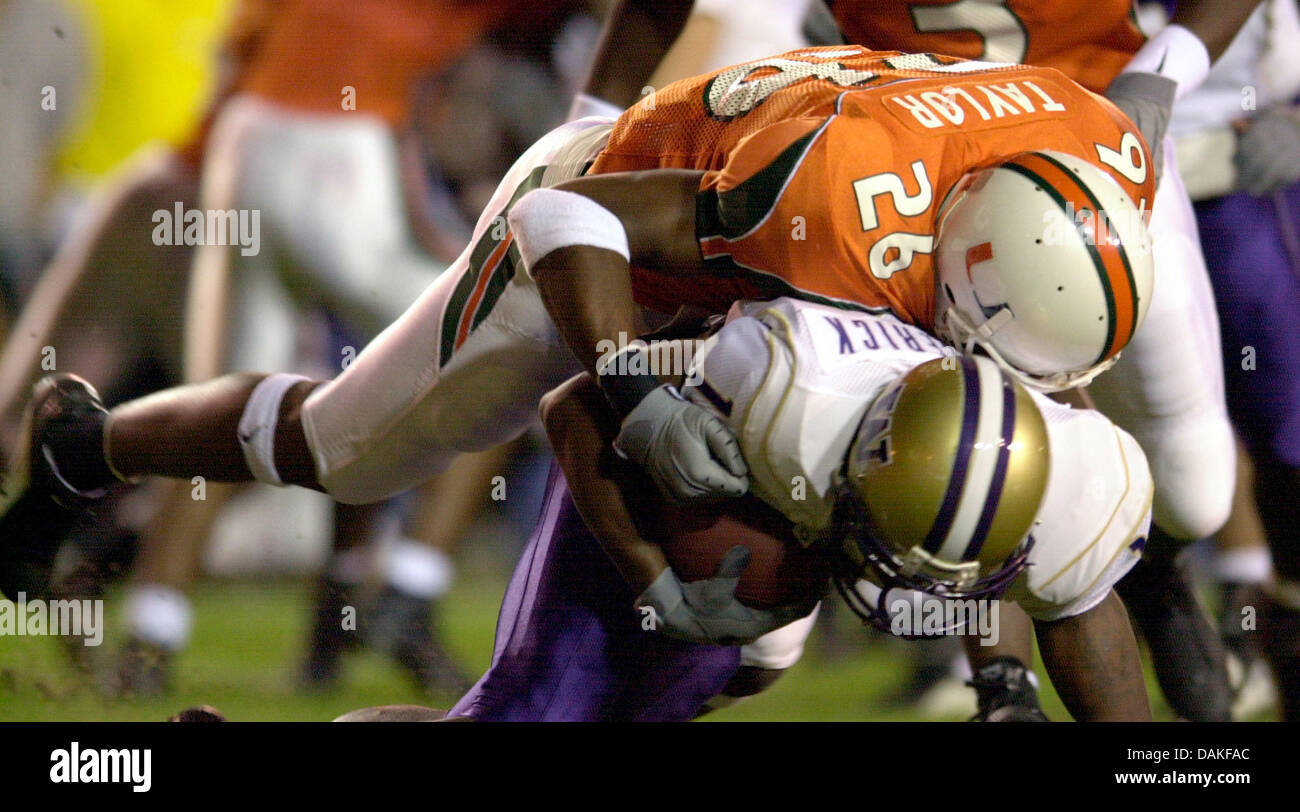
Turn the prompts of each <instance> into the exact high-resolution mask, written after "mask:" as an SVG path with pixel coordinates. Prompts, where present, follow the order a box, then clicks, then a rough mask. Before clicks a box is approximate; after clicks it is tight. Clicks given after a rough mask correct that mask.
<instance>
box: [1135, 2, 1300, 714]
mask: <svg viewBox="0 0 1300 812" xmlns="http://www.w3.org/2000/svg"><path fill="white" fill-rule="evenodd" d="M1172 5H1173V4H1172V3H1164V4H1147V5H1146V6H1144V8H1143V12H1144V14H1143V18H1144V19H1143V22H1144V25H1145V26H1148V27H1149V28H1151V29H1158V28H1159V26H1161V25H1162V24H1164V22H1165V20H1167V19H1168V13H1169V12H1170V11H1171V10H1172V9H1171V6H1172ZM1298 93H1300V13H1298V12H1297V4H1296V3H1295V0H1267V2H1264V3H1263V4H1262V5H1261V6H1260V8H1258V9H1257V10H1256V11H1255V13H1254V14H1253V15H1252V16H1251V17H1250V19H1249V20H1248V21H1247V23H1246V25H1245V26H1243V28H1242V30H1241V32H1240V33H1239V34H1238V35H1237V37H1236V39H1235V40H1233V42H1232V45H1231V47H1229V48H1228V50H1227V51H1226V52H1225V53H1224V55H1223V57H1222V59H1220V60H1219V61H1218V62H1217V63H1216V64H1215V66H1214V68H1213V69H1212V70H1211V71H1210V75H1209V77H1208V78H1207V79H1206V81H1205V83H1204V84H1203V85H1202V86H1201V87H1199V88H1197V89H1196V90H1195V91H1193V92H1192V93H1190V94H1189V95H1188V96H1187V97H1186V98H1184V99H1182V101H1180V102H1179V104H1178V107H1177V108H1175V110H1174V116H1173V120H1172V121H1171V123H1170V132H1171V134H1172V135H1173V136H1174V137H1175V139H1176V140H1177V143H1178V150H1179V153H1180V155H1185V156H1186V158H1187V160H1185V161H1182V162H1180V169H1181V173H1182V176H1183V179H1184V181H1185V183H1186V186H1187V189H1188V193H1189V194H1190V196H1191V198H1192V200H1193V201H1195V210H1196V219H1197V225H1198V226H1199V229H1200V234H1201V242H1202V246H1203V248H1204V251H1205V259H1206V265H1207V267H1208V268H1209V273H1210V281H1211V282H1212V283H1213V285H1214V292H1215V298H1216V302H1217V304H1218V307H1219V314H1220V323H1221V325H1222V328H1223V367H1224V371H1225V374H1226V376H1227V393H1228V408H1229V412H1230V414H1231V416H1232V419H1233V424H1234V426H1235V428H1236V430H1237V433H1238V436H1239V437H1240V438H1241V441H1242V448H1241V449H1240V451H1239V454H1240V457H1241V465H1240V467H1241V475H1240V476H1239V479H1238V483H1237V490H1236V495H1235V497H1234V505H1233V514H1232V518H1231V520H1230V521H1229V523H1228V524H1227V525H1226V526H1225V527H1224V529H1223V531H1221V532H1220V533H1219V535H1218V537H1217V541H1218V549H1217V551H1216V554H1215V560H1214V562H1213V565H1212V573H1213V575H1214V577H1215V579H1216V580H1217V581H1218V583H1219V585H1220V589H1221V594H1220V597H1221V612H1220V628H1221V629H1222V631H1223V634H1224V639H1225V640H1226V641H1227V642H1228V645H1229V648H1230V650H1231V651H1232V653H1233V654H1234V656H1235V657H1236V658H1237V659H1238V660H1239V661H1240V664H1241V673H1240V674H1239V675H1238V678H1237V680H1236V681H1235V682H1236V683H1237V685H1238V687H1239V690H1243V691H1245V692H1246V695H1243V696H1241V697H1240V701H1239V703H1238V707H1237V711H1238V713H1239V714H1243V715H1250V714H1251V713H1252V712H1257V711H1259V710H1261V709H1262V707H1261V706H1262V705H1264V704H1266V703H1267V700H1268V698H1269V691H1268V690H1267V685H1266V684H1265V685H1261V684H1260V683H1261V680H1260V677H1262V676H1263V675H1262V674H1261V673H1260V670H1259V668H1258V667H1257V666H1258V665H1260V664H1261V663H1262V661H1261V659H1260V658H1261V656H1262V657H1263V658H1264V659H1266V660H1267V661H1270V662H1271V663H1272V665H1273V670H1274V674H1275V675H1276V677H1277V679H1278V681H1279V685H1280V687H1281V688H1282V700H1283V706H1284V715H1285V717H1286V718H1288V719H1296V718H1300V715H1298V714H1300V682H1297V679H1296V674H1297V670H1298V669H1300V622H1298V621H1297V618H1300V613H1298V610H1300V603H1297V601H1296V596H1295V594H1294V593H1295V592H1296V587H1295V584H1296V582H1297V580H1298V579H1300V564H1297V561H1300V553H1298V552H1297V550H1300V544H1298V543H1297V535H1296V533H1297V531H1296V528H1297V527H1298V526H1300V515H1298V514H1297V513H1296V510H1297V505H1300V477H1298V476H1297V471H1298V470H1300V328H1298V327H1297V325H1298V324H1300V313H1298V312H1297V311H1296V307H1297V304H1298V303H1300V238H1298V236H1297V235H1298V234H1300V183H1297V181H1300V110H1298V109H1297V106H1296V97H1297V94H1298ZM1270 547H1271V549H1272V564H1273V566H1275V567H1276V570H1277V572H1276V583H1274V584H1272V585H1270V584H1268V581H1269V576H1270V556H1269V549H1270ZM1256 613H1257V615H1258V616H1257V617H1256V616H1255V615H1256ZM1256 624H1258V626H1257V628H1258V631H1256ZM1264 682H1265V683H1266V680H1265V681H1264Z"/></svg>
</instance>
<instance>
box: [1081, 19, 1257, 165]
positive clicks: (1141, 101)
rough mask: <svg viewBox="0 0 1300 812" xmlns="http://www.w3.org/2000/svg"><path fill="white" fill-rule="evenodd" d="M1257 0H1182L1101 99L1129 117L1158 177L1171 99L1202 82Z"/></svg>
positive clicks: (1177, 97) (1171, 105) (1162, 158)
mask: <svg viewBox="0 0 1300 812" xmlns="http://www.w3.org/2000/svg"><path fill="white" fill-rule="evenodd" d="M1258 5H1259V0H1183V2H1180V3H1179V4H1178V11H1177V12H1176V13H1175V14H1174V17H1173V19H1172V20H1170V22H1169V25H1168V26H1166V27H1165V28H1164V29H1162V30H1161V31H1160V32H1159V33H1157V34H1156V35H1155V36H1153V37H1151V39H1149V40H1147V42H1146V44H1145V45H1143V46H1142V48H1141V49H1139V50H1138V52H1137V53H1136V54H1134V55H1133V59H1132V60H1130V61H1129V63H1128V65H1126V66H1125V68H1124V71H1123V73H1121V74H1120V75H1119V76H1117V77H1116V78H1115V80H1114V81H1113V82H1111V84H1110V87H1108V88H1106V98H1108V99H1110V100H1111V101H1112V102H1114V103H1115V106H1117V107H1119V108H1120V110H1122V111H1124V114H1125V115H1126V116H1128V117H1129V118H1130V119H1132V120H1133V123H1134V124H1136V125H1137V127H1138V130H1139V131H1140V132H1141V133H1142V137H1143V138H1144V139H1145V140H1146V142H1147V147H1148V148H1149V149H1150V151H1151V157H1152V164H1153V166H1154V168H1155V171H1156V177H1157V178H1159V176H1160V172H1161V169H1162V166H1163V163H1164V146H1163V142H1164V137H1165V130H1166V129H1168V127H1169V117H1170V116H1171V115H1172V113H1173V108H1174V102H1176V101H1177V100H1178V99H1181V98H1182V97H1183V96H1185V95H1187V94H1188V93H1190V92H1191V91H1192V90H1193V89H1195V88H1196V87H1197V86H1199V85H1200V84H1201V83H1202V82H1203V81H1205V77H1206V75H1207V74H1208V73H1209V71H1210V65H1211V64H1213V62H1214V61H1215V60H1216V59H1218V58H1219V57H1220V56H1222V55H1223V52H1224V51H1225V50H1227V48H1228V44H1229V43H1231V42H1232V39H1233V37H1235V36H1236V35H1237V32H1238V31H1239V30H1240V29H1241V26H1242V25H1243V24H1245V22H1246V19H1247V18H1248V17H1250V14H1251V12H1252V11H1254V10H1255V7H1256V6H1258Z"/></svg>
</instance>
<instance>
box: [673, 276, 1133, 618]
mask: <svg viewBox="0 0 1300 812" xmlns="http://www.w3.org/2000/svg"><path fill="white" fill-rule="evenodd" d="M952 352H953V350H952V349H951V348H947V347H945V346H944V345H943V344H942V343H941V342H939V341H938V339H935V338H933V337H931V336H930V335H928V334H927V333H925V332H924V331H923V330H921V329H919V328H917V327H913V326H911V325H908V324H904V323H903V322H901V321H899V320H898V319H896V318H894V317H892V316H888V315H872V314H868V313H856V312H852V311H846V310H841V309H837V308H831V307H824V306H821V305H815V304H810V303H808V302H802V301H797V300H793V299H778V300H776V301H773V302H749V303H743V304H738V305H737V306H736V307H734V308H733V310H732V313H731V319H730V321H729V322H728V324H727V325H726V326H725V327H724V328H723V329H722V330H721V331H720V332H719V333H718V334H717V335H715V336H713V337H712V338H711V339H709V340H708V342H706V343H705V345H704V346H703V347H702V348H701V352H700V353H699V354H698V355H697V356H696V360H695V368H694V370H693V374H692V375H691V376H690V377H689V379H688V382H687V385H686V386H684V387H683V393H684V394H685V396H686V397H687V398H689V399H690V400H692V401H693V402H696V403H699V404H700V405H703V406H705V407H707V408H709V409H710V410H711V411H713V412H714V413H716V414H718V415H719V416H720V417H722V418H723V419H725V420H727V422H728V423H729V425H730V426H731V428H732V429H733V431H735V433H736V437H737V438H738V439H739V441H740V447H741V451H742V452H743V453H744V456H745V460H746V462H747V463H748V465H749V469H750V486H751V488H752V489H753V491H754V493H755V495H757V496H758V497H759V498H761V499H763V501H765V502H767V503H768V504H770V505H772V506H773V507H775V508H776V509H778V510H780V511H781V512H782V513H783V514H784V515H785V516H787V517H788V518H789V519H790V520H791V521H792V522H794V524H795V526H796V528H797V529H798V532H799V535H800V536H801V537H802V538H811V537H814V536H816V535H818V534H819V533H821V532H823V531H825V530H826V529H827V528H828V527H829V526H830V522H831V512H832V508H833V498H834V495H833V486H834V483H835V477H836V476H837V475H838V472H839V471H840V469H841V467H842V465H843V463H844V459H845V457H846V455H847V453H848V448H849V445H850V443H851V442H852V440H853V437H854V434H855V433H856V431H857V429H858V426H859V424H860V423H861V421H862V418H863V415H864V414H865V413H866V410H867V407H868V406H869V405H870V403H871V402H872V400H874V399H875V397H876V395H878V394H879V393H880V392H881V391H882V390H883V389H884V388H885V386H887V385H888V384H889V383H891V382H893V381H895V380H897V379H898V378H899V377H900V376H901V375H903V374H904V373H906V372H907V371H908V370H910V369H912V368H913V367H915V366H917V365H919V364H922V363H924V362H926V361H929V360H931V359H933V358H938V357H941V356H942V355H944V354H951V353H952ZM1031 395H1032V396H1033V398H1034V402H1035V403H1036V404H1037V405H1038V407H1039V408H1040V409H1041V410H1042V412H1043V417H1044V420H1045V422H1046V424H1047V428H1048V438H1049V443H1050V445H1051V455H1052V466H1051V473H1050V475H1049V480H1048V485H1047V491H1046V493H1045V495H1044V499H1043V505H1042V508H1041V510H1040V512H1039V515H1038V518H1037V520H1036V522H1035V526H1034V529H1033V531H1032V534H1033V536H1034V540H1035V544H1034V547H1033V550H1032V552H1031V553H1030V557H1029V562H1030V565H1029V567H1027V568H1026V570H1025V571H1024V573H1022V574H1021V576H1020V577H1019V578H1017V579H1016V581H1015V582H1014V583H1013V584H1012V586H1011V587H1010V589H1009V590H1008V592H1007V595H1006V597H1008V598H1009V599H1013V600H1015V601H1017V602H1018V603H1019V604H1020V605H1021V606H1022V607H1023V608H1024V609H1025V610H1026V611H1027V612H1028V613H1029V614H1030V615H1032V616H1033V617H1035V618H1039V619H1043V620H1054V619H1058V618H1062V617H1069V616H1072V615H1076V614H1080V613H1082V612H1084V611H1087V610H1088V609H1090V608H1092V606H1094V605H1096V604H1097V603H1098V602H1099V601H1100V600H1101V599H1102V598H1103V597H1105V595H1106V592H1107V591H1108V590H1109V589H1110V588H1111V586H1113V585H1114V583H1115V582H1116V581H1118V580H1119V578H1120V577H1121V576H1122V575H1123V574H1124V573H1126V572H1127V571H1128V570H1129V568H1130V567H1132V566H1133V564H1135V563H1136V562H1137V560H1138V558H1139V557H1140V555H1141V550H1142V545H1143V543H1144V541H1145V538H1146V533H1147V527H1148V525H1149V523H1150V516H1151V498H1152V483H1151V476H1150V472H1149V471H1148V469H1147V463H1146V457H1145V456H1144V455H1143V454H1142V451H1141V449H1139V448H1138V445H1137V443H1136V441H1134V440H1133V438H1132V437H1130V436H1129V435H1128V434H1126V433H1125V432H1124V431H1122V430H1120V429H1119V428H1117V427H1116V426H1115V425H1114V424H1112V423H1111V422H1110V421H1109V420H1107V419H1106V418H1105V417H1103V416H1102V415H1100V414H1098V413H1097V412H1094V411H1090V410H1075V409H1071V408H1070V407H1068V406H1065V405H1062V404H1059V403H1056V402H1055V401H1052V400H1050V399H1048V398H1046V397H1044V396H1042V395H1040V394H1038V393H1033V392H1031Z"/></svg>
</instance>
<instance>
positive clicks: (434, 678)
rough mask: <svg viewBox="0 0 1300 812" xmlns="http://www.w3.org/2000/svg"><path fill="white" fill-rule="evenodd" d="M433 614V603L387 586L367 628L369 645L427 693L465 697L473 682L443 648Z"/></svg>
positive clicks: (380, 595) (380, 596)
mask: <svg viewBox="0 0 1300 812" xmlns="http://www.w3.org/2000/svg"><path fill="white" fill-rule="evenodd" d="M432 615H433V602H432V601H429V600H425V599H423V598H417V597H415V596H413V595H408V594H406V593H404V592H401V591H399V590H397V589H394V588H393V587H391V586H388V587H385V588H384V589H383V591H382V592H380V594H379V598H378V601H377V603H376V606H375V609H374V612H373V614H372V616H371V617H372V620H371V622H370V623H369V625H368V627H367V629H366V638H365V642H366V645H367V646H370V647H372V648H374V649H375V650H377V651H380V652H383V653H385V654H388V655H389V656H391V657H392V658H393V659H394V660H396V661H397V664H398V665H400V666H401V667H402V668H403V669H404V670H405V671H406V672H407V673H408V674H410V675H411V678H412V679H414V680H415V683H416V685H417V686H419V688H420V689H421V690H423V691H424V692H425V693H428V694H431V695H435V696H455V697H459V696H462V695H463V694H464V693H465V692H466V691H468V690H469V689H470V687H471V686H472V685H473V682H472V680H470V679H469V678H468V677H467V676H466V675H465V672H464V671H462V670H461V668H460V666H459V665H457V663H456V661H455V660H454V659H452V657H451V655H450V654H448V653H447V651H446V650H445V649H444V648H443V646H442V642H441V641H440V640H439V638H438V634H437V632H436V631H435V629H434V625H433V621H432Z"/></svg>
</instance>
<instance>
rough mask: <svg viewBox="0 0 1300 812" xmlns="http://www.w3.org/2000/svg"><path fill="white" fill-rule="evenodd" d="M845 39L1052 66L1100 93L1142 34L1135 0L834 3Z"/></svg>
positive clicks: (882, 46) (839, 0) (845, 0)
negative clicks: (1136, 13) (1135, 8)
mask: <svg viewBox="0 0 1300 812" xmlns="http://www.w3.org/2000/svg"><path fill="white" fill-rule="evenodd" d="M830 5H831V10H832V11H833V12H834V13H835V19H836V21H838V22H839V24H840V30H841V31H843V32H844V35H845V36H846V37H847V38H848V40H849V42H855V43H859V44H861V45H865V46H867V47H869V48H880V49H885V48H890V49H896V50H900V51H908V52H913V53H921V52H930V53H936V54H953V55H955V56H961V57H965V58H966V59H987V60H990V61H993V62H1023V63H1024V64H1027V65H1038V66H1040V67H1047V68H1056V69H1057V70H1059V71H1061V72H1062V73H1064V74H1065V75H1066V76H1069V77H1070V78H1071V79H1073V80H1074V81H1076V82H1078V83H1079V84H1081V85H1083V86H1084V87H1086V88H1088V89H1089V90H1091V91H1093V92H1094V93H1100V92H1102V91H1103V90H1105V89H1106V86H1107V85H1109V84H1110V82H1111V80H1112V79H1114V78H1115V77H1116V76H1118V75H1119V72H1120V70H1121V69H1123V67H1124V66H1125V65H1126V64H1128V61H1129V59H1131V58H1132V56H1133V54H1135V53H1137V50H1138V49H1139V48H1141V47H1142V43H1143V42H1145V38H1144V37H1143V35H1142V32H1141V30H1140V29H1139V28H1138V24H1137V18H1136V17H1135V12H1134V5H1135V4H1134V2H1133V0H835V1H834V2H833V3H831V4H830Z"/></svg>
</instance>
